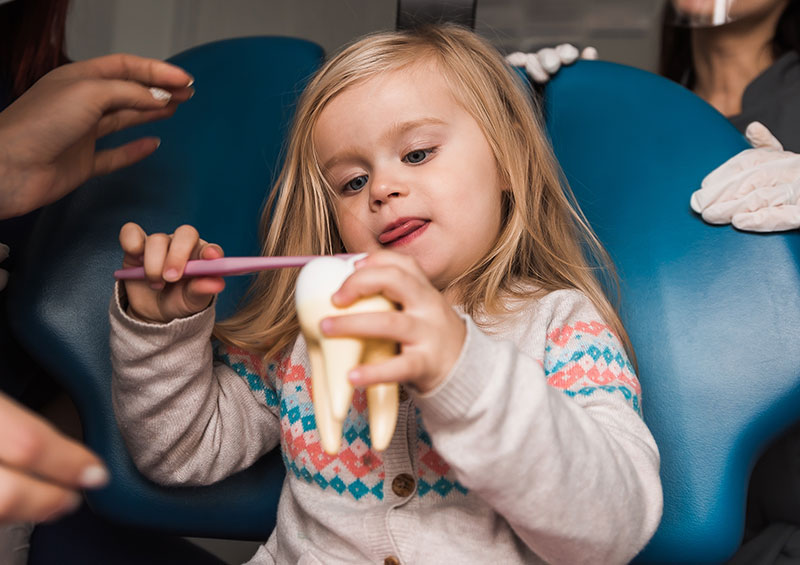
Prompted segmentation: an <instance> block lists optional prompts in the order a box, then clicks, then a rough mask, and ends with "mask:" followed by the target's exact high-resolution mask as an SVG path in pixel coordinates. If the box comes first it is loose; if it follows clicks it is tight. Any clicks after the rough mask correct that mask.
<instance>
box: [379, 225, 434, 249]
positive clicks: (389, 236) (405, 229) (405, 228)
mask: <svg viewBox="0 0 800 565" xmlns="http://www.w3.org/2000/svg"><path fill="white" fill-rule="evenodd" d="M424 225H425V220H420V219H413V220H408V221H407V222H403V223H402V224H401V225H399V226H397V227H396V228H392V229H390V230H387V231H385V232H383V233H382V234H381V235H379V236H378V241H380V242H381V243H382V244H383V245H386V244H387V243H391V242H393V241H395V240H397V239H400V238H401V237H405V236H407V235H408V234H410V233H411V232H413V231H414V230H417V229H419V228H421V227H422V226H424Z"/></svg>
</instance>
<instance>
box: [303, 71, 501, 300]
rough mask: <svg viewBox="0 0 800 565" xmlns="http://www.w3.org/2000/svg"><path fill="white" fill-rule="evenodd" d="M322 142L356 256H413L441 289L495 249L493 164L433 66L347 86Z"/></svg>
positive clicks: (497, 211)
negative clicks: (380, 253)
mask: <svg viewBox="0 0 800 565" xmlns="http://www.w3.org/2000/svg"><path fill="white" fill-rule="evenodd" d="M314 143H315V146H316V149H317V154H318V156H319V159H320V163H321V165H322V169H323V171H324V172H325V176H326V179H327V180H328V182H329V183H330V185H331V186H332V187H333V189H334V190H335V192H336V194H337V199H336V204H335V207H336V214H337V217H338V227H339V233H340V235H341V237H342V240H343V242H344V245H345V247H346V248H347V250H348V251H349V252H351V253H352V252H370V251H376V250H378V249H391V250H393V251H396V252H398V253H403V254H406V255H411V256H413V257H414V258H415V259H416V260H417V262H418V263H419V264H420V266H421V267H422V269H423V270H424V271H425V273H426V274H427V276H428V278H429V279H430V280H431V282H432V283H433V284H434V286H436V287H437V288H439V289H443V288H444V287H445V286H446V285H447V284H448V283H449V282H451V281H452V280H453V279H454V278H455V277H457V276H458V275H460V274H462V273H464V272H465V271H466V269H467V268H469V267H470V266H471V265H472V264H473V263H474V262H476V261H478V260H479V259H481V258H482V257H484V256H485V255H486V253H487V252H488V251H489V250H490V249H491V247H492V245H493V243H494V242H495V239H496V238H497V235H498V233H499V231H500V216H501V193H502V188H501V186H500V177H499V175H498V171H497V166H496V163H495V159H494V156H493V154H492V151H491V149H490V147H489V144H488V143H487V141H486V138H485V137H484V135H483V132H482V131H481V129H480V127H479V126H478V123H477V122H476V121H475V120H474V119H473V118H472V116H470V114H469V113H467V111H466V110H464V108H463V107H462V106H461V105H460V104H459V103H458V102H457V101H456V100H455V98H454V97H453V96H452V94H451V93H450V90H449V89H448V87H447V85H446V84H445V82H444V80H443V79H442V78H441V77H440V76H439V73H437V72H436V69H435V67H434V66H433V65H424V66H416V67H414V68H408V69H403V70H400V71H392V72H387V73H385V74H381V75H378V76H376V77H374V78H370V79H368V80H367V81H365V82H363V83H360V84H357V85H355V86H352V87H349V88H347V89H346V90H344V91H343V92H342V93H340V94H339V95H338V96H336V97H335V98H334V99H333V100H332V101H331V102H330V103H329V104H328V106H327V107H326V108H325V109H324V110H323V111H322V113H321V114H320V117H319V121H318V122H317V125H316V128H315V130H314Z"/></svg>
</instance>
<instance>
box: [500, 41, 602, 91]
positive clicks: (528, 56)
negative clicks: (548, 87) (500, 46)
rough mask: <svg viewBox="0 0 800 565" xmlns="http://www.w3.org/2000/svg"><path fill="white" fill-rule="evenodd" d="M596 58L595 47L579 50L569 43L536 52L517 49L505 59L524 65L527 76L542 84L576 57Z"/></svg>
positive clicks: (519, 65)
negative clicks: (522, 51) (524, 51)
mask: <svg viewBox="0 0 800 565" xmlns="http://www.w3.org/2000/svg"><path fill="white" fill-rule="evenodd" d="M579 58H580V59H597V49H595V48H594V47H586V48H585V49H584V50H583V51H581V52H579V51H578V48H577V47H575V46H574V45H570V44H569V43H562V44H561V45H558V46H557V47H545V48H544V49H539V50H538V51H537V52H536V53H521V52H519V51H517V52H515V53H511V54H510V55H508V56H506V61H508V64H509V65H511V66H513V67H524V68H525V72H526V73H527V74H528V76H529V77H530V78H531V80H533V81H534V82H536V83H539V84H544V83H546V82H547V81H548V80H550V77H552V76H553V75H555V74H556V73H557V72H558V70H559V69H560V68H561V66H562V65H571V64H572V63H574V62H575V61H576V60H577V59H579Z"/></svg>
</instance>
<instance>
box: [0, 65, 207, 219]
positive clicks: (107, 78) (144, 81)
mask: <svg viewBox="0 0 800 565" xmlns="http://www.w3.org/2000/svg"><path fill="white" fill-rule="evenodd" d="M191 83H192V78H191V76H190V75H188V74H187V73H186V72H185V71H183V70H182V69H180V68H178V67H175V66H173V65H170V64H168V63H165V62H163V61H158V60H154V59H145V58H142V57H136V56H133V55H109V56H105V57H99V58H96V59H89V60H87V61H82V62H78V63H71V64H68V65H64V66H62V67H58V68H57V69H54V70H52V71H50V72H49V73H47V74H46V75H45V76H43V77H42V78H41V79H39V81H38V82H36V84H34V85H33V86H32V87H31V88H30V89H28V90H27V91H26V92H25V93H24V94H23V95H22V96H20V97H19V98H18V99H17V100H16V101H15V102H14V103H13V104H11V105H10V106H9V107H8V108H6V109H5V110H4V111H3V112H2V113H0V179H2V181H0V219H3V218H10V217H13V216H18V215H21V214H25V213H27V212H30V211H31V210H34V209H36V208H38V207H39V206H43V205H45V204H49V203H51V202H53V201H55V200H58V199H59V198H61V197H62V196H64V195H65V194H67V193H68V192H70V191H71V190H73V189H75V188H76V187H77V186H79V185H80V184H81V183H83V182H85V181H86V180H87V179H89V178H91V177H93V176H96V175H102V174H105V173H109V172H111V171H114V170H116V169H119V168H122V167H125V166H128V165H131V164H133V163H135V162H136V161H139V160H141V159H143V158H144V157H146V156H147V155H149V154H150V153H152V152H153V151H155V150H156V148H157V147H158V144H159V140H158V139H157V138H152V137H150V138H142V139H138V140H135V141H132V142H130V143H126V144H125V145H122V146H121V147H117V148H114V149H108V150H105V151H96V150H95V141H96V140H97V139H98V138H100V137H103V136H104V135H107V134H109V133H111V132H114V131H117V130H120V129H124V128H127V127H130V126H133V125H136V124H141V123H144V122H150V121H153V120H158V119H162V118H166V117H168V116H171V115H172V114H173V113H174V112H175V109H176V108H177V105H178V104H179V103H180V102H183V101H185V100H188V99H189V98H190V97H191V95H192V93H193V89H192V88H191Z"/></svg>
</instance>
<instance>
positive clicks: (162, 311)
mask: <svg viewBox="0 0 800 565" xmlns="http://www.w3.org/2000/svg"><path fill="white" fill-rule="evenodd" d="M119 242H120V245H121V246H122V250H123V251H124V252H125V258H124V259H123V262H122V266H123V267H124V268H127V267H141V266H144V272H145V280H143V281H134V280H126V281H123V284H124V285H125V291H126V293H127V295H128V304H129V306H128V313H129V314H130V315H132V316H133V317H135V318H138V319H140V320H142V321H145V322H156V323H167V322H170V321H172V320H174V319H175V318H186V317H189V316H191V315H193V314H196V313H197V312H200V311H201V310H204V309H205V308H207V307H208V305H209V304H211V301H212V300H213V299H214V296H216V295H217V294H218V293H220V292H221V291H222V289H223V288H225V281H224V280H223V279H222V278H221V277H196V278H187V279H181V276H182V275H183V269H184V267H185V266H186V262H187V261H189V260H190V259H219V258H220V257H222V256H223V252H222V248H221V247H220V246H219V245H216V244H213V243H208V242H206V241H203V240H202V239H200V235H199V234H198V233H197V230H196V229H195V228H193V227H192V226H188V225H184V226H181V227H179V228H178V229H176V230H175V233H173V234H171V235H167V234H165V233H154V234H150V235H147V234H146V233H145V231H144V230H143V229H142V228H141V227H140V226H139V225H138V224H134V223H133V222H129V223H127V224H125V225H124V226H122V229H121V230H120V232H119Z"/></svg>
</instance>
